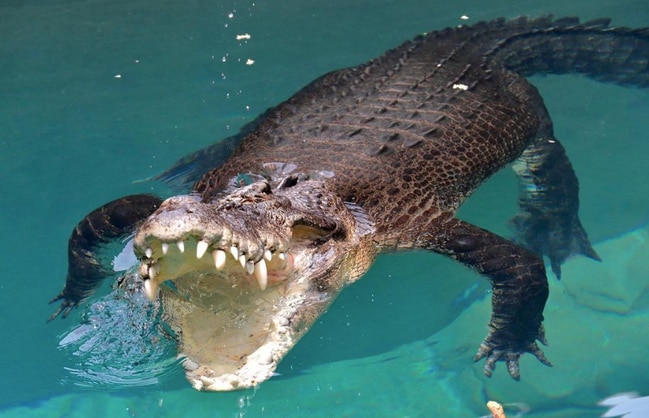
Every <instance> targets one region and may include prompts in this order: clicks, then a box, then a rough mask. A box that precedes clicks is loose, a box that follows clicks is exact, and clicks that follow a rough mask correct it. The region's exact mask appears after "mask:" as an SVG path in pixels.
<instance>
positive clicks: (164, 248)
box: [162, 242, 169, 255]
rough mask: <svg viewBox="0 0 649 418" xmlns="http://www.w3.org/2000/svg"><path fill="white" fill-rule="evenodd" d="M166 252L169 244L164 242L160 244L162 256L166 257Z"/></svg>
mask: <svg viewBox="0 0 649 418" xmlns="http://www.w3.org/2000/svg"><path fill="white" fill-rule="evenodd" d="M167 251H169V244H167V243H166V242H163V243H162V255H167Z"/></svg>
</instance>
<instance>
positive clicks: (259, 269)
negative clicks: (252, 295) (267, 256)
mask: <svg viewBox="0 0 649 418" xmlns="http://www.w3.org/2000/svg"><path fill="white" fill-rule="evenodd" d="M255 277H256V278H257V283H259V287H260V288H261V290H266V286H268V269H267V268H266V262H265V261H264V259H263V258H262V259H261V260H259V262H257V264H255Z"/></svg>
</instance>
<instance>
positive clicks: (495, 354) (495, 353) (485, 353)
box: [473, 342, 552, 380]
mask: <svg viewBox="0 0 649 418" xmlns="http://www.w3.org/2000/svg"><path fill="white" fill-rule="evenodd" d="M525 352H528V353H531V354H533V355H534V356H535V357H536V358H537V359H538V360H539V361H540V362H541V363H543V364H545V365H546V366H549V367H552V363H550V361H549V360H548V359H547V358H546V357H545V354H543V351H542V350H541V349H540V348H539V346H538V345H537V344H536V342H533V343H531V344H529V345H528V346H527V347H526V348H525V349H524V350H513V349H511V348H508V349H504V350H503V349H498V348H496V346H494V345H491V344H489V343H487V342H483V343H482V344H480V348H479V349H478V352H477V353H476V354H475V356H474V357H473V360H474V361H478V360H480V359H483V358H486V360H485V364H484V367H483V369H482V370H483V372H484V374H485V376H487V377H491V375H492V374H493V371H494V370H495V369H496V362H498V361H504V362H505V364H506V365H507V371H508V372H509V375H510V376H511V377H512V379H514V380H520V378H521V374H520V367H519V359H520V357H521V354H523V353H525Z"/></svg>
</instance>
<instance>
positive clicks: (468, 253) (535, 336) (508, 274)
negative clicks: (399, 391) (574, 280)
mask: <svg viewBox="0 0 649 418" xmlns="http://www.w3.org/2000/svg"><path fill="white" fill-rule="evenodd" d="M429 232H431V233H429V234H424V236H425V237H427V238H428V240H425V241H424V242H420V243H418V244H417V246H418V247H422V248H426V249H429V250H433V251H435V252H438V253H441V254H443V255H446V256H448V257H450V258H452V259H455V260H457V261H460V262H461V263H463V264H465V265H467V266H468V267H470V268H472V269H474V270H476V271H478V272H479V273H480V274H482V275H484V276H486V277H487V278H489V281H490V282H491V285H492V288H493V294H492V299H491V302H492V315H491V320H490V321H489V326H488V328H489V333H488V335H487V337H486V338H485V340H484V341H483V342H482V344H481V345H480V348H479V350H478V352H477V354H476V355H475V360H476V361H477V360H480V359H482V358H486V362H485V365H484V373H485V374H486V375H487V376H491V374H492V372H493V370H494V368H495V365H496V362H497V361H504V362H506V364H507V370H508V371H509V374H510V375H511V376H512V377H513V378H514V379H516V380H518V379H519V378H520V373H519V366H518V360H519V358H520V356H521V355H522V354H523V353H526V352H528V353H532V354H534V356H536V358H537V359H539V361H541V363H543V364H545V365H548V366H551V364H550V362H549V361H548V360H547V359H546V358H545V356H544V355H543V352H542V351H541V349H540V348H539V346H538V345H537V343H536V340H539V341H541V342H542V343H544V344H545V343H546V341H545V333H544V330H543V325H542V321H543V308H544V307H545V302H546V300H547V298H548V283H547V278H546V274H545V267H544V266H543V261H542V260H541V259H540V258H539V257H538V256H537V255H535V254H533V253H531V252H530V251H528V250H526V249H524V248H521V247H519V246H517V245H515V244H514V243H512V242H511V241H508V240H506V239H504V238H502V237H500V236H498V235H496V234H494V233H492V232H489V231H486V230H484V229H481V228H478V227H476V226H474V225H471V224H469V223H467V222H464V221H460V220H458V219H456V218H453V217H450V216H449V217H446V218H438V221H437V222H436V223H435V226H434V230H433V231H429Z"/></svg>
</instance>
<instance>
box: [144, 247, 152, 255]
mask: <svg viewBox="0 0 649 418" xmlns="http://www.w3.org/2000/svg"><path fill="white" fill-rule="evenodd" d="M144 255H146V258H151V257H153V250H152V249H151V247H147V248H146V250H144Z"/></svg>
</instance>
